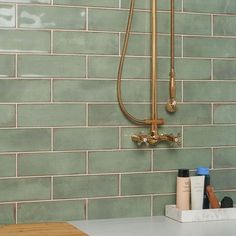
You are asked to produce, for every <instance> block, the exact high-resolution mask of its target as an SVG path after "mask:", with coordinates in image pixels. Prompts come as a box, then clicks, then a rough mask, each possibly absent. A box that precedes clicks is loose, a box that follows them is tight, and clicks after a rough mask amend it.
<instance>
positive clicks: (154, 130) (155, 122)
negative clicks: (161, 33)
mask: <svg viewBox="0 0 236 236" xmlns="http://www.w3.org/2000/svg"><path fill="white" fill-rule="evenodd" d="M134 4H135V0H131V2H130V11H129V17H128V23H127V28H126V33H125V39H124V45H123V49H122V53H121V58H120V63H119V69H118V76H117V99H118V103H119V106H120V109H121V111H122V112H123V113H124V115H125V116H126V117H127V118H128V119H129V120H130V121H132V122H133V123H135V124H138V125H150V126H151V133H150V134H138V135H132V136H131V138H132V140H133V141H134V142H136V143H137V144H139V145H142V144H147V145H156V144H158V143H160V142H163V141H166V142H169V143H171V144H177V145H179V144H180V137H179V135H177V136H174V135H172V134H159V133H158V126H159V125H163V124H164V120H163V119H161V118H158V112H157V24H156V22H157V7H156V0H151V6H152V8H151V99H152V101H151V117H150V119H144V120H142V119H138V118H136V117H134V116H133V115H131V114H130V113H129V112H128V111H127V110H126V108H125V106H124V103H123V101H122V96H121V77H122V71H123V65H124V61H125V55H126V51H127V47H128V41H129V35H130V31H131V25H132V19H133V14H134ZM175 90H176V88H175V71H174V0H171V71H170V83H169V94H170V99H169V101H168V103H167V105H166V109H167V111H169V112H174V111H176V98H175Z"/></svg>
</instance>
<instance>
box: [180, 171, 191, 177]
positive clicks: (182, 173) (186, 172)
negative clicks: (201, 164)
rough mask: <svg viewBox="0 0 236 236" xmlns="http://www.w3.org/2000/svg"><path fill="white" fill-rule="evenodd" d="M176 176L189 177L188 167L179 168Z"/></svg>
mask: <svg viewBox="0 0 236 236" xmlns="http://www.w3.org/2000/svg"><path fill="white" fill-rule="evenodd" d="M178 177H189V169H179V171H178Z"/></svg>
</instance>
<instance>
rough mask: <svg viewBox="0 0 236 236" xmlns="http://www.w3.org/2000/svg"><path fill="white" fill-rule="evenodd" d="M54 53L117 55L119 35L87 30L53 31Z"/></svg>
mask: <svg viewBox="0 0 236 236" xmlns="http://www.w3.org/2000/svg"><path fill="white" fill-rule="evenodd" d="M53 40H54V48H53V50H54V52H55V53H85V54H106V55H117V54H118V53H119V35H118V34H108V33H88V32H55V33H54V36H53Z"/></svg>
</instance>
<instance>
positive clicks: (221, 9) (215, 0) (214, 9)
mask: <svg viewBox="0 0 236 236" xmlns="http://www.w3.org/2000/svg"><path fill="white" fill-rule="evenodd" d="M235 9H236V2H235V1H234V0H227V1H224V0H207V1H205V0H198V1H195V0H184V11H194V12H208V13H236V10H235Z"/></svg>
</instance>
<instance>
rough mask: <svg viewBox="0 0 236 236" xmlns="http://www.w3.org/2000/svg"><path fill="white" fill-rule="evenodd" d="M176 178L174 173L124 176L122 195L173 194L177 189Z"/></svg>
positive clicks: (122, 178) (122, 179)
mask: <svg viewBox="0 0 236 236" xmlns="http://www.w3.org/2000/svg"><path fill="white" fill-rule="evenodd" d="M176 176H177V174H176V173H174V172H169V173H168V172H165V173H147V174H127V175H122V177H121V194H122V195H138V194H156V193H172V192H175V189H176V186H175V185H176ZM163 183H164V184H163Z"/></svg>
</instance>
